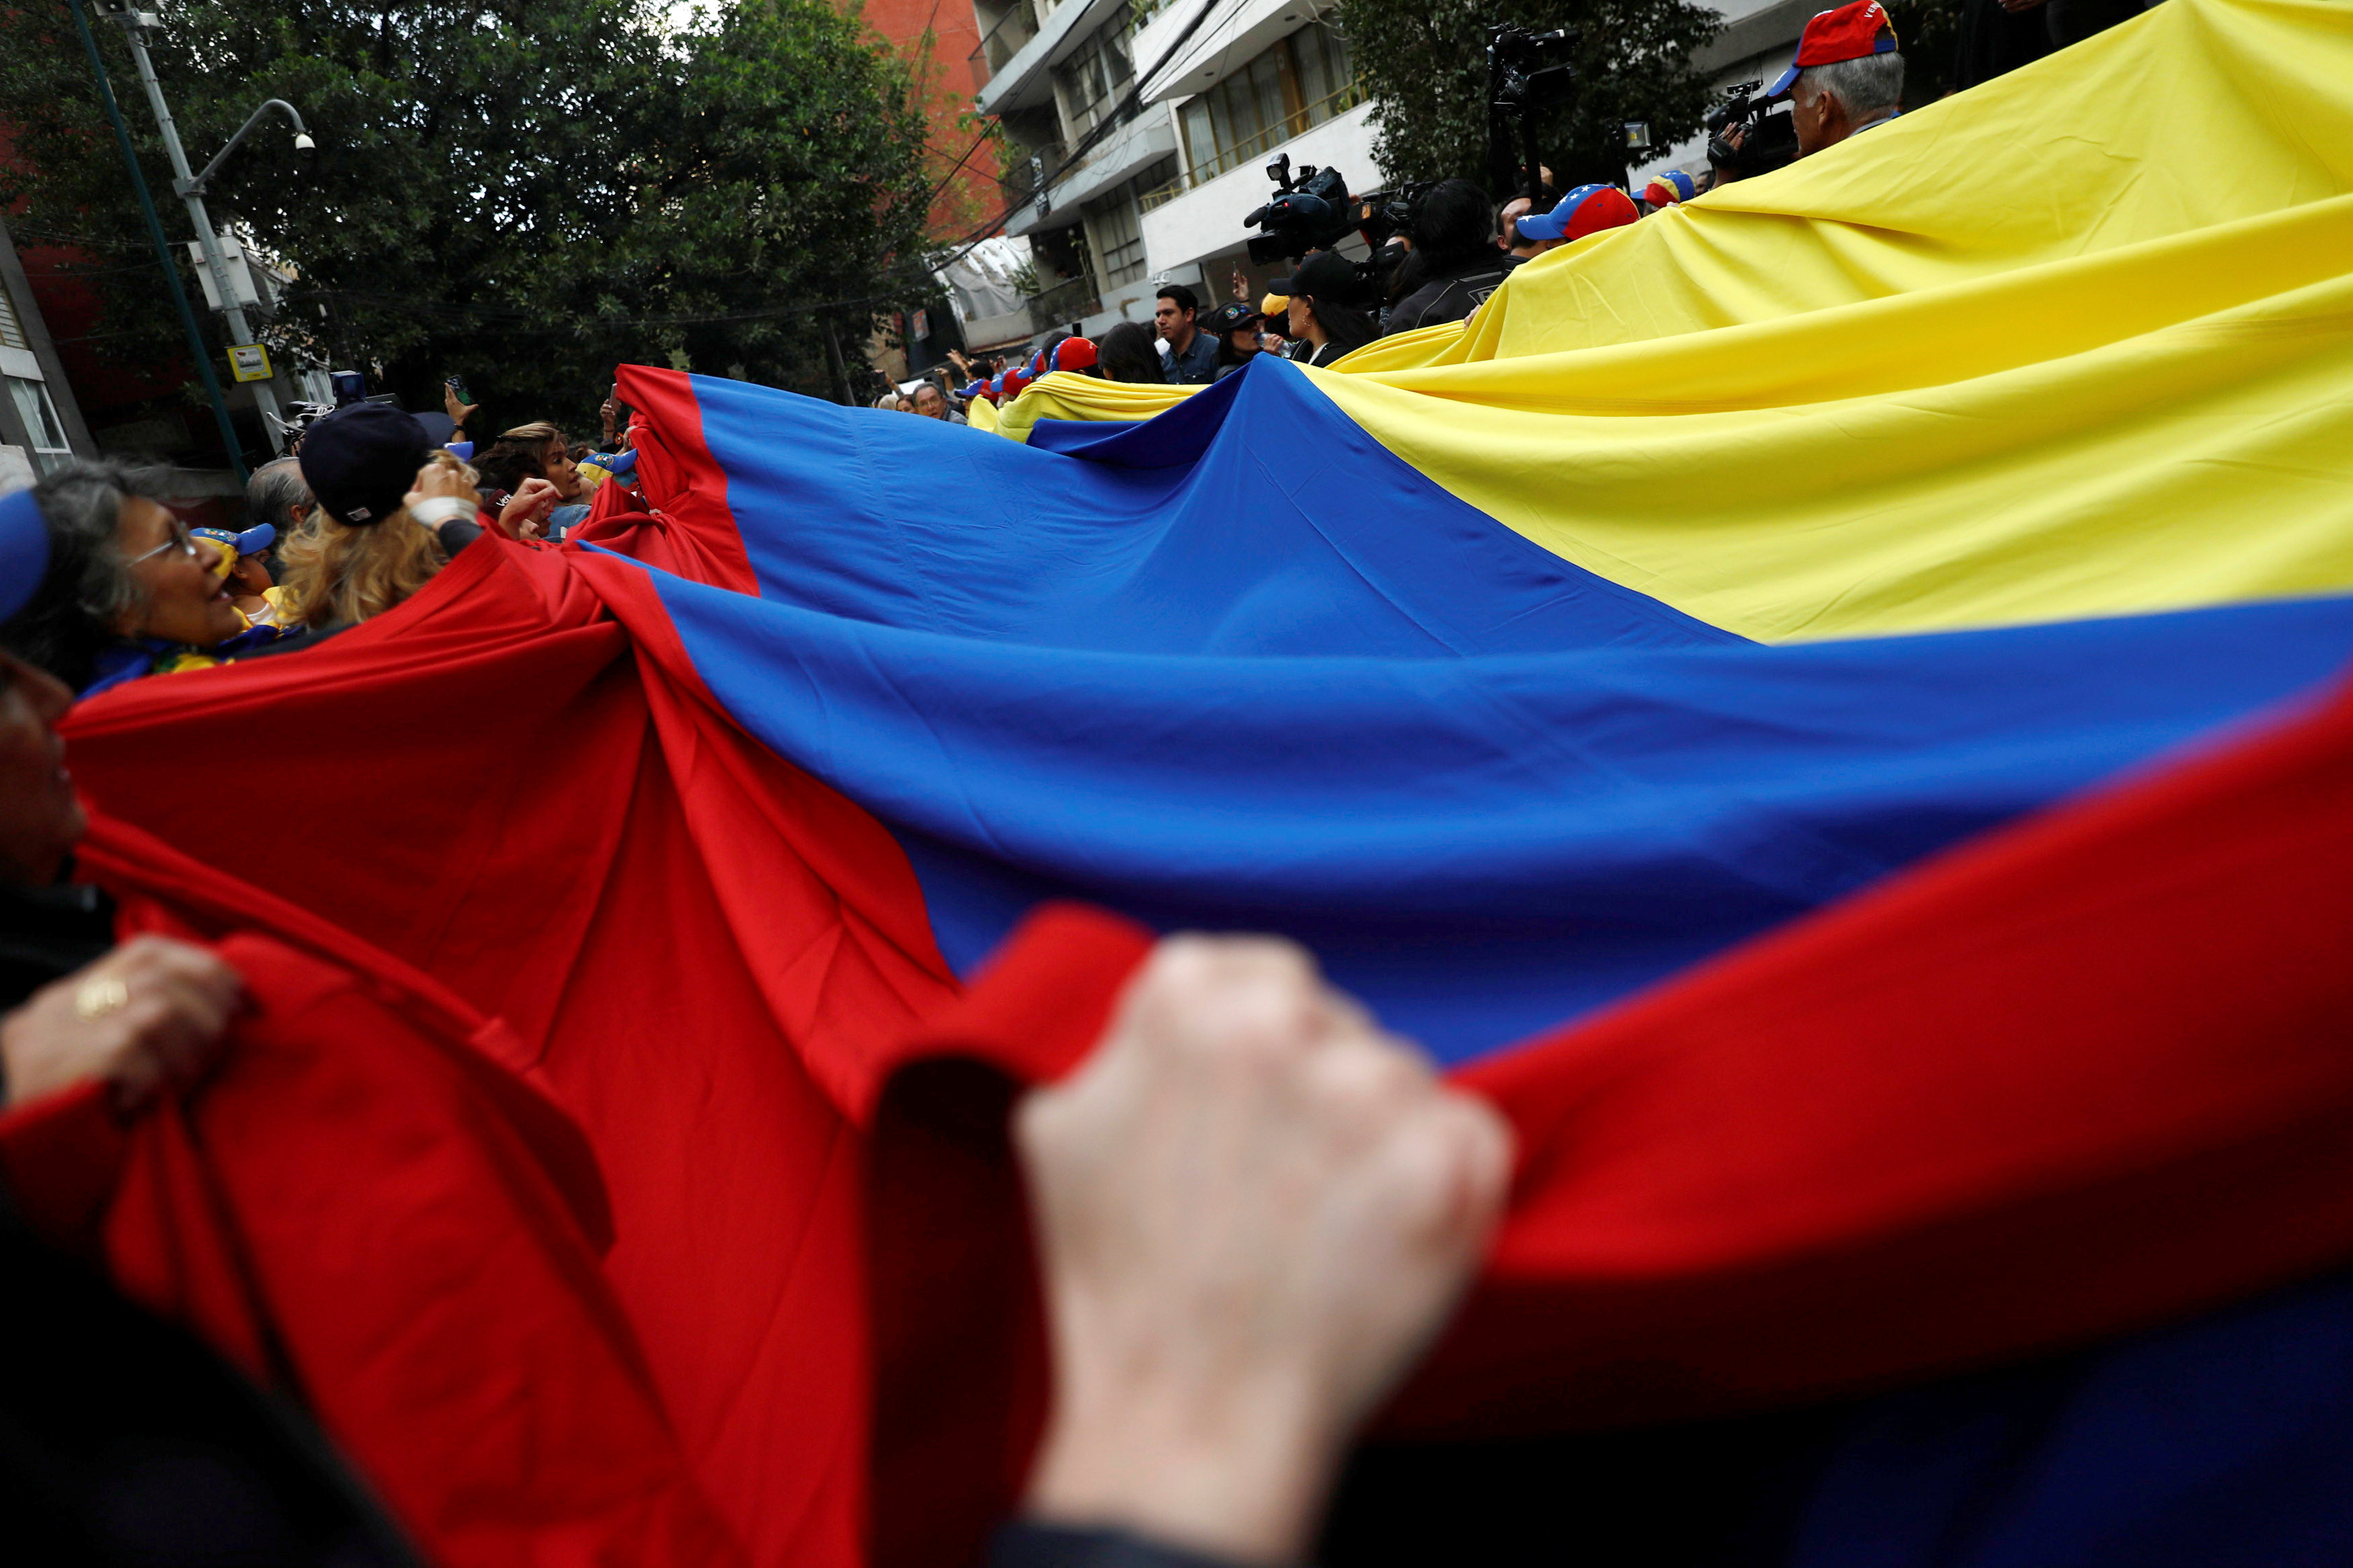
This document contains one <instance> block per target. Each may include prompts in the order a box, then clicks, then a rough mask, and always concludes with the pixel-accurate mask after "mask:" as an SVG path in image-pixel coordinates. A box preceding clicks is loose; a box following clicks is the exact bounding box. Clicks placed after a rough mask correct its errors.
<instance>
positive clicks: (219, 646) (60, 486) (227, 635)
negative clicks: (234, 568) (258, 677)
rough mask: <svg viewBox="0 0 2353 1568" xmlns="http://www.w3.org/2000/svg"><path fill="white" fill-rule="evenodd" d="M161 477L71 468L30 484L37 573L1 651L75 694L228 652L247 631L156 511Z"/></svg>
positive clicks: (193, 550) (118, 467) (176, 529)
mask: <svg viewBox="0 0 2353 1568" xmlns="http://www.w3.org/2000/svg"><path fill="white" fill-rule="evenodd" d="M160 480H161V476H160V475H157V474H154V473H153V472H150V471H146V470H142V469H139V468H132V467H130V466H128V465H126V464H122V463H114V462H100V463H70V464H68V465H67V466H66V467H64V468H59V469H58V470H57V471H56V472H54V473H52V474H50V475H49V476H48V477H47V479H43V480H42V481H41V482H40V484H39V485H37V487H35V489H34V490H33V500H34V501H35V502H36V503H37V505H38V506H39V508H40V510H41V520H42V521H43V522H44V523H45V524H46V525H47V529H48V534H49V563H48V570H47V573H46V574H44V575H43V576H42V579H41V584H40V587H39V588H38V589H37V591H36V592H35V593H34V595H33V597H32V600H31V602H29V603H28V604H26V605H25V607H24V608H23V609H21V610H20V611H18V612H17V613H16V615H15V616H12V617H10V619H9V620H8V622H7V623H6V625H5V626H0V647H5V648H6V649H7V650H8V651H9V652H11V653H14V654H16V656H17V657H19V658H23V659H24V660H25V661H26V662H27V663H29V664H33V665H36V666H37V667H39V668H42V669H46V670H47V671H48V672H49V673H50V674H52V675H54V676H56V677H57V678H58V679H59V680H62V681H64V682H65V683H66V684H67V685H68V686H69V687H71V688H72V689H74V690H76V691H77V692H80V693H83V694H85V695H86V694H88V693H90V692H92V691H97V690H101V689H105V688H107V687H110V686H114V685H118V684H120V683H121V682H122V681H125V680H129V679H135V678H136V677H138V676H142V675H147V674H153V673H161V672H164V671H167V670H174V669H185V668H200V667H202V666H204V665H207V664H213V663H217V662H218V661H219V660H220V659H221V658H224V657H226V656H227V654H229V653H232V652H234V651H236V650H235V648H234V647H226V646H224V645H230V644H234V643H235V642H237V639H239V638H240V637H244V636H246V635H247V626H246V619H245V617H244V616H241V615H239V614H238V613H237V605H236V604H235V602H234V601H233V600H232V599H231V597H230V586H229V584H228V583H227V582H226V581H224V580H223V579H222V578H220V577H217V576H216V575H214V574H213V573H212V572H211V571H210V570H209V567H210V565H211V563H210V561H209V559H208V558H207V557H206V554H205V552H203V551H202V550H201V549H199V548H198V546H197V545H196V543H195V542H194V541H193V540H192V539H191V538H190V537H189V535H188V530H187V527H186V525H185V524H184V523H182V522H181V521H180V520H179V519H177V518H175V517H174V516H173V515H172V513H171V512H170V511H169V510H166V508H165V507H164V502H163V490H162V489H161V484H160Z"/></svg>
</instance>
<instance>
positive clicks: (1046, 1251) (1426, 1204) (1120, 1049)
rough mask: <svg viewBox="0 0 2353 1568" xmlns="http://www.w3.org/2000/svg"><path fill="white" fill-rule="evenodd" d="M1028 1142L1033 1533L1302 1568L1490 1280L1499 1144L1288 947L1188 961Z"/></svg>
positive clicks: (1496, 1127) (1196, 944) (1502, 1157)
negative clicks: (1470, 1295) (1391, 1405)
mask: <svg viewBox="0 0 2353 1568" xmlns="http://www.w3.org/2000/svg"><path fill="white" fill-rule="evenodd" d="M1016 1139H1017V1142H1018V1147H1019V1150H1020V1153H1021V1158H1022V1161H1023V1164H1024V1168H1025V1171H1026V1173H1027V1174H1028V1176H1029V1184H1030V1189H1031V1202H1032V1205H1033V1207H1034V1209H1035V1214H1036V1218H1037V1226H1038V1234H1039V1245H1040V1252H1041V1260H1042V1265H1043V1268H1044V1271H1045V1285H1046V1299H1047V1307H1048V1313H1049V1317H1050V1325H1051V1331H1052V1338H1053V1344H1054V1376H1055V1408H1054V1414H1053V1416H1052V1420H1051V1422H1050V1427H1049V1431H1048V1434H1047V1441H1046V1445H1045V1447H1044V1449H1043V1451H1042V1453H1041V1455H1040V1458H1039V1466H1038V1469H1037V1472H1036V1474H1035V1476H1034V1477H1033V1479H1032V1485H1031V1492H1030V1497H1029V1508H1030V1510H1031V1511H1032V1513H1033V1514H1035V1515H1037V1516H1039V1517H1042V1518H1046V1519H1050V1520H1053V1521H1060V1522H1068V1523H1080V1524H1107V1525H1116V1526H1120V1527H1124V1528H1128V1529H1134V1530H1136V1531H1142V1532H1145V1533H1148V1534H1151V1535H1155V1536H1158V1537H1161V1538H1164V1539H1166V1540H1169V1541H1171V1542H1176V1543H1178V1544H1182V1545H1186V1546H1189V1547H1192V1548H1195V1549H1197V1550H1202V1551H1208V1552H1216V1553H1219V1554H1222V1555H1224V1556H1227V1557H1230V1558H1234V1559H1237V1560H1240V1561H1243V1562H1255V1563H1282V1562H1288V1561H1293V1560H1295V1559H1296V1558H1297V1557H1298V1555H1299V1554H1300V1553H1301V1552H1303V1549H1304V1547H1305V1544H1306V1542H1307V1541H1308V1539H1309V1536H1310V1534H1311V1532H1312V1531H1313V1529H1314V1524H1315V1521H1316V1516H1317V1515H1318V1513H1319V1512H1320V1511H1321V1508H1322V1504H1323V1500H1324V1494H1325V1492H1326V1491H1327V1489H1329V1486H1330V1484H1331V1480H1332V1477H1333V1473H1334V1469H1335V1466H1336V1464H1337V1462H1338V1459H1339V1457H1340V1454H1341V1451H1342V1449H1343V1447H1345V1444H1346V1442H1347V1440H1348V1438H1349V1437H1350V1436H1352V1435H1353V1433H1354V1432H1355V1431H1356V1427H1357V1426H1358V1425H1359V1424H1360V1423H1361V1422H1362V1421H1363V1420H1364V1419H1365V1418H1366V1415H1369V1414H1370V1413H1371V1411H1372V1409H1373V1407H1374V1406H1375V1405H1377V1403H1378V1402H1379V1400H1380V1399H1381V1398H1382V1396H1383V1395H1384V1394H1387V1393H1388V1391H1389V1390H1390V1389H1391V1388H1392V1387H1393V1386H1394V1384H1396V1383H1397V1381H1398V1379H1399V1378H1400V1377H1401V1376H1402V1375H1403V1374H1404V1373H1405V1372H1406V1370H1407V1369H1408V1368H1409V1366H1410V1365H1411V1363H1412V1362H1413V1361H1414V1359H1415V1358H1416V1357H1417V1356H1418V1355H1419V1352H1420V1351H1421V1350H1422V1348H1423V1347H1424V1346H1425V1345H1426V1344H1427V1343H1428V1342H1429V1341H1430V1337H1431V1336H1432V1335H1433V1334H1434V1333H1435V1332H1436V1331H1437V1330H1438V1328H1439V1326H1440V1324H1441V1323H1442V1322H1443V1321H1444V1320H1445V1318H1446V1316H1447V1314H1448V1312H1449V1311H1450V1310H1451V1308H1452V1306H1453V1304H1454V1301H1455V1300H1456V1298H1457V1297H1458V1295H1459V1294H1460V1293H1461V1289H1462V1288H1463V1285H1464V1283H1465V1282H1466V1281H1467V1279H1469V1277H1470V1274H1471V1271H1472V1268H1473V1266H1474V1265H1475V1264H1476V1263H1477V1261H1478V1259H1479V1258H1480V1256H1481V1253H1482V1250H1483V1248H1484V1246H1485V1243H1486V1240H1487V1237H1488V1235H1489V1233H1490V1232H1491V1230H1492V1229H1493V1225H1494V1221H1495V1216H1496V1214H1497V1212H1498V1210H1499V1208H1500V1205H1501V1203H1502V1199H1503V1194H1504V1187H1505V1184H1506V1180H1507V1177H1508V1174H1509V1169H1510V1163H1511V1140H1510V1134H1509V1132H1508V1131H1506V1130H1505V1128H1504V1125H1503V1123H1502V1121H1500V1120H1499V1119H1498V1118H1497V1117H1496V1116H1495V1114H1494V1113H1493V1111H1492V1110H1489V1109H1488V1108H1487V1107H1486V1106H1485V1105H1484V1104H1482V1102H1480V1101H1479V1100H1474V1099H1472V1098H1471V1097H1470V1096H1468V1095H1465V1094H1461V1093H1459V1092H1457V1091H1454V1090H1451V1089H1448V1088H1447V1087H1446V1086H1445V1085H1443V1084H1442V1083H1440V1081H1439V1079H1438V1078H1437V1075H1436V1074H1435V1073H1434V1072H1433V1071H1432V1070H1431V1068H1430V1064H1429V1062H1428V1060H1427V1058H1424V1057H1423V1056H1422V1055H1421V1053H1419V1051H1416V1050H1414V1049H1413V1048H1412V1047H1409V1046H1407V1045H1406V1044H1404V1043H1403V1042H1401V1041H1399V1040H1397V1039H1395V1038H1393V1037H1389V1036H1388V1035H1385V1034H1383V1033H1382V1032H1381V1031H1380V1030H1379V1029H1378V1028H1377V1026H1375V1025H1374V1023H1373V1021H1372V1019H1371V1018H1370V1017H1368V1016H1366V1013H1365V1012H1364V1010H1363V1009H1362V1008H1360V1007H1358V1006H1357V1005H1356V1004H1355V1003H1354V1002H1352V1001H1350V1000H1349V999H1348V998H1347V997H1345V996H1343V995H1341V994H1339V993H1337V992H1335V991H1334V990H1332V989H1331V988H1330V987H1328V986H1327V985H1325V984H1324V983H1323V980H1322V978H1321V977H1320V976H1319V975H1318V974H1317V973H1316V971H1315V968H1314V963H1312V961H1310V960H1309V959H1308V957H1307V956H1306V955H1305V954H1304V953H1303V952H1301V951H1300V950H1298V949H1297V948H1295V947H1293V946H1291V945H1290V944H1288V943H1285V942H1271V941H1264V940H1211V939H1207V938H1201V937H1176V938H1172V939H1170V940H1169V941H1167V942H1163V943H1162V944H1161V945H1160V947H1159V949H1158V950H1157V951H1156V952H1155V954H1154V955H1153V957H1152V959H1151V961H1150V962H1149V963H1147V964H1146V965H1145V968H1144V970H1143V971H1142V972H1141V973H1140V974H1139V975H1138V977H1137V979H1136V980H1135V981H1134V983H1133V984H1131V985H1130V987H1129V988H1128V991H1127V994H1126V995H1125V996H1124V998H1123V1000H1122V1002H1121V1005H1120V1008H1119V1012H1118V1015H1117V1016H1116V1018H1115V1019H1114V1021H1113V1024H1112V1026H1111V1029H1110V1031H1109V1033H1108V1034H1107V1035H1106V1036H1105V1037H1104V1038H1103V1042H1102V1044H1101V1045H1100V1046H1099V1047H1097V1049H1096V1051H1095V1053H1094V1055H1093V1056H1092V1058H1090V1059H1089V1060H1088V1062H1087V1063H1086V1064H1085V1066H1084V1067H1083V1068H1081V1069H1080V1070H1079V1071H1078V1072H1076V1073H1074V1074H1072V1075H1071V1078H1070V1079H1067V1080H1066V1081H1064V1082H1063V1083H1061V1084H1060V1085H1058V1086H1056V1087H1054V1088H1051V1089H1043V1090H1040V1091H1038V1092H1036V1093H1033V1094H1032V1095H1030V1096H1029V1099H1028V1100H1026V1101H1025V1102H1024V1103H1023V1104H1022V1106H1021V1108H1020V1110H1019V1111H1018V1119H1017V1124H1016Z"/></svg>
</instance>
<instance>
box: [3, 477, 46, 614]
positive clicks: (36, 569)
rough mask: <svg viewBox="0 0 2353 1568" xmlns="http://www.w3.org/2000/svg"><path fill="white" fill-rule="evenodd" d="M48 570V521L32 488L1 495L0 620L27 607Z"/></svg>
mask: <svg viewBox="0 0 2353 1568" xmlns="http://www.w3.org/2000/svg"><path fill="white" fill-rule="evenodd" d="M48 570H49V525H48V524H47V522H46V521H43V520H42V518H41V508H40V503H39V502H37V501H36V500H33V492H32V491H30V490H18V491H17V492H16V494H15V495H12V496H0V621H5V620H8V619H10V618H11V617H13V616H15V615H16V612H17V611H19V610H21V609H23V608H24V607H25V602H26V600H28V599H30V598H31V597H32V596H33V594H34V591H35V590H36V589H37V588H39V587H40V585H41V579H42V578H43V577H44V576H46V575H47V573H48Z"/></svg>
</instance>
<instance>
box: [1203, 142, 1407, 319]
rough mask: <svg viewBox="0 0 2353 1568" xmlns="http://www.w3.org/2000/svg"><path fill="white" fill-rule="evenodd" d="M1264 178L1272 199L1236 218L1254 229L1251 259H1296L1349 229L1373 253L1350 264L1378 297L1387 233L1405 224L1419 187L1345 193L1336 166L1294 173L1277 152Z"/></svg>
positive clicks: (1391, 261) (1390, 262)
mask: <svg viewBox="0 0 2353 1568" xmlns="http://www.w3.org/2000/svg"><path fill="white" fill-rule="evenodd" d="M1266 177H1267V178H1268V179H1270V180H1271V181H1273V182H1274V191H1275V195H1274V199H1273V200H1271V201H1270V202H1268V203H1267V204H1266V205H1264V206H1261V207H1256V208H1253V209H1252V210H1251V211H1250V216H1247V217H1245V218H1243V219H1242V223H1243V224H1244V225H1245V226H1248V227H1250V228H1254V229H1257V230H1259V232H1258V233H1256V234H1253V235H1251V236H1250V262H1251V264H1252V265H1253V266H1258V267H1266V266H1271V265H1272V264H1273V263H1275V262H1277V261H1297V260H1298V259H1299V258H1301V257H1303V256H1305V255H1306V254H1307V253H1308V252H1309V251H1311V250H1330V249H1331V248H1332V247H1335V246H1336V245H1338V244H1339V243H1340V242H1341V241H1342V240H1345V239H1346V238H1347V237H1348V236H1350V235H1351V234H1357V235H1362V236H1363V237H1364V240H1365V243H1366V245H1368V246H1370V247H1372V250H1373V254H1372V258H1371V259H1370V260H1367V261H1360V262H1357V263H1356V276H1357V278H1358V279H1359V280H1360V282H1361V283H1362V285H1363V286H1364V287H1365V288H1366V289H1368V290H1369V291H1370V292H1371V294H1372V295H1373V297H1375V298H1378V296H1379V294H1380V292H1381V289H1382V286H1383V284H1384V282H1385V280H1386V279H1385V277H1384V275H1385V274H1386V273H1387V272H1388V269H1389V268H1391V267H1392V266H1394V265H1395V264H1396V261H1397V257H1396V255H1395V253H1394V252H1393V251H1391V250H1390V249H1389V248H1388V238H1389V237H1390V236H1391V235H1394V234H1398V233H1399V232H1401V231H1402V230H1403V229H1404V228H1405V226H1406V224H1407V222H1408V220H1409V218H1410V217H1411V216H1412V213H1413V197H1414V196H1415V195H1417V194H1419V187H1418V186H1417V187H1414V188H1413V189H1411V190H1408V191H1404V192H1397V191H1374V192H1370V193H1368V194H1367V195H1361V196H1358V195H1349V194H1348V182H1347V179H1346V177H1345V175H1343V174H1341V173H1340V171H1339V170H1337V169H1333V168H1320V169H1319V168H1317V167H1316V166H1315V165H1314V164H1313V163H1307V164H1303V165H1301V167H1300V169H1299V171H1298V172H1297V174H1293V172H1292V167H1291V154H1290V153H1278V154H1277V155H1276V156H1275V158H1274V159H1273V161H1272V162H1271V163H1268V164H1267V166H1266Z"/></svg>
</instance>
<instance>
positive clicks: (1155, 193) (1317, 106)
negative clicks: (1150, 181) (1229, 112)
mask: <svg viewBox="0 0 2353 1568" xmlns="http://www.w3.org/2000/svg"><path fill="white" fill-rule="evenodd" d="M1364 101H1365V84H1364V83H1363V82H1362V81H1352V82H1350V83H1349V84H1348V85H1347V86H1345V87H1344V88H1342V89H1339V90H1338V91H1337V92H1331V93H1326V94H1325V95H1324V97H1322V98H1319V99H1317V100H1315V101H1314V103H1311V104H1309V105H1307V106H1306V107H1305V108H1303V109H1301V110H1298V111H1297V112H1295V113H1293V114H1287V115H1285V116H1284V117H1283V118H1282V119H1281V120H1279V121H1275V123H1273V124H1272V125H1270V126H1268V127H1267V128H1266V129H1265V130H1263V131H1261V132H1259V133H1258V134H1257V135H1255V136H1252V137H1250V138H1248V139H1247V140H1245V141H1242V142H1237V143H1235V144H1234V145H1233V146H1231V147H1228V148H1226V149H1224V150H1223V151H1221V152H1219V153H1218V154H1217V155H1216V156H1215V157H1211V158H1205V159H1203V160H1202V161H1201V162H1200V163H1196V164H1194V165H1193V166H1192V167H1191V168H1190V169H1187V171H1185V172H1184V173H1183V174H1179V175H1177V176H1176V178H1175V179H1173V180H1171V181H1169V182H1168V183H1167V184H1165V185H1155V186H1153V187H1152V189H1150V190H1148V191H1146V192H1145V193H1144V194H1143V195H1140V196H1138V197H1136V198H1135V200H1136V205H1138V206H1139V207H1141V208H1143V210H1145V212H1150V211H1151V210H1152V209H1153V208H1154V207H1156V206H1164V205H1166V204H1168V203H1170V202H1173V201H1175V200H1176V198H1177V197H1178V196H1181V195H1184V194H1185V193H1186V192H1187V191H1189V190H1191V189H1193V188H1194V187H1195V186H1197V185H1206V184H1208V183H1209V182H1210V181H1211V180H1214V179H1216V178H1217V177H1218V176H1219V174H1230V173H1232V172H1233V171H1234V170H1236V169H1239V168H1240V167H1241V166H1242V165H1243V164H1244V163H1249V162H1250V160H1252V159H1253V158H1258V157H1261V156H1263V155H1264V154H1266V153H1271V152H1273V151H1274V150H1275V149H1276V148H1277V147H1280V146H1282V144H1283V143H1284V142H1288V141H1290V140H1291V139H1292V138H1293V137H1294V136H1296V135H1298V134H1300V133H1301V132H1303V131H1306V130H1308V129H1310V128H1311V127H1314V126H1317V125H1321V124H1323V123H1324V121H1327V120H1334V119H1337V118H1338V117H1339V116H1341V115H1343V114H1345V113H1347V112H1348V110H1352V109H1354V108H1356V105H1358V104H1360V103H1362V102H1364Z"/></svg>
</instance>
